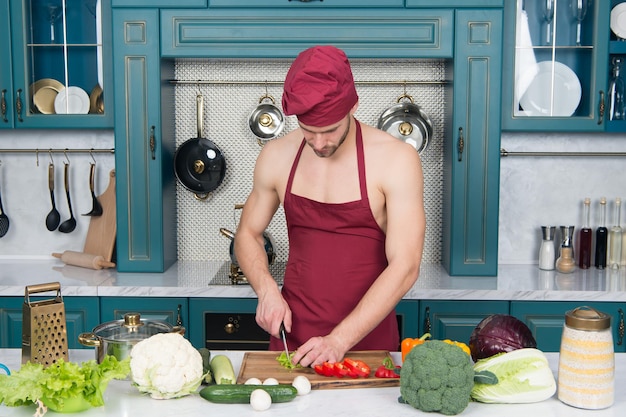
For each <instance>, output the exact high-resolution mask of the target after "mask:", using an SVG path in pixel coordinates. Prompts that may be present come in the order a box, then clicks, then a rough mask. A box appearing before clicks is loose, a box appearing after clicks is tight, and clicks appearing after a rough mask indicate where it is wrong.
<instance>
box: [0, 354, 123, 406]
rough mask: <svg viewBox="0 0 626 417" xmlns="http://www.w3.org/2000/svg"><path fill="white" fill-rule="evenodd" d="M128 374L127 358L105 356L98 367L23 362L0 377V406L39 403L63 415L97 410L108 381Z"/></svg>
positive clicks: (89, 362) (92, 364) (102, 402)
mask: <svg viewBox="0 0 626 417" xmlns="http://www.w3.org/2000/svg"><path fill="white" fill-rule="evenodd" d="M129 373H130V358H127V359H124V360H123V361H118V360H117V359H116V358H115V357H114V356H105V357H104V359H103V361H102V363H100V364H98V363H96V361H95V360H91V361H86V362H83V363H82V364H80V365H78V364H76V363H74V362H65V361H64V360H62V359H61V360H58V361H57V362H55V363H54V364H52V365H50V366H48V367H47V368H44V367H43V365H41V364H38V363H31V362H27V363H25V364H24V365H23V366H22V367H21V368H20V370H19V371H17V372H13V373H12V374H11V375H10V376H8V375H0V404H4V405H6V406H8V407H17V406H22V405H30V404H33V403H35V402H37V400H41V401H42V402H43V403H44V404H45V405H46V406H47V407H48V408H50V409H51V410H54V411H60V412H65V413H71V412H76V411H82V410H85V409H86V408H89V407H99V406H102V405H104V397H103V394H104V391H105V390H106V387H107V385H108V383H109V381H111V380H112V379H124V378H126V377H127V376H128V374H129Z"/></svg>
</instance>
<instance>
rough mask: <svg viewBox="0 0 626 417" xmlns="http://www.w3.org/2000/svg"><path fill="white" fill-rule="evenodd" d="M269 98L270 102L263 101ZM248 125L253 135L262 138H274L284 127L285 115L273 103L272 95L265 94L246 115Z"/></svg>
mask: <svg viewBox="0 0 626 417" xmlns="http://www.w3.org/2000/svg"><path fill="white" fill-rule="evenodd" d="M266 99H269V100H270V101H271V103H263V101H264V100H266ZM248 126H249V127H250V130H251V131H252V133H254V135H255V136H256V137H257V138H259V139H262V140H269V139H274V138H275V137H276V136H278V135H280V134H281V132H282V131H283V128H284V127H285V116H284V114H283V112H282V111H281V110H280V109H279V108H278V107H277V106H276V105H275V100H274V97H272V96H270V95H268V94H266V95H265V96H263V97H261V99H260V100H259V104H258V105H257V106H256V107H255V108H254V110H253V111H252V113H251V114H250V117H248Z"/></svg>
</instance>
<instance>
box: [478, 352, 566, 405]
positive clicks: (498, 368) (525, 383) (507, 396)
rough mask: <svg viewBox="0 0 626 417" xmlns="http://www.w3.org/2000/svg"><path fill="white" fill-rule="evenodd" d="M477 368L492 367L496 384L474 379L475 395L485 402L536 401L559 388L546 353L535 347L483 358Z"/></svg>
mask: <svg viewBox="0 0 626 417" xmlns="http://www.w3.org/2000/svg"><path fill="white" fill-rule="evenodd" d="M474 371H475V372H477V373H478V372H482V371H489V372H492V373H493V374H495V375H496V377H497V378H498V383H497V384H482V383H475V384H474V388H473V389H472V392H471V397H472V399H474V400H476V401H479V402H483V403H508V404H514V403H534V402H539V401H543V400H547V399H548V398H550V397H552V396H553V395H554V393H555V392H556V381H555V379H554V375H553V374H552V370H551V369H550V366H549V365H548V359H547V358H546V355H545V354H544V353H543V352H542V351H540V350H538V349H535V348H523V349H517V350H513V351H511V352H506V353H499V354H496V355H494V356H491V357H489V358H485V359H480V360H478V361H477V362H476V363H475V364H474Z"/></svg>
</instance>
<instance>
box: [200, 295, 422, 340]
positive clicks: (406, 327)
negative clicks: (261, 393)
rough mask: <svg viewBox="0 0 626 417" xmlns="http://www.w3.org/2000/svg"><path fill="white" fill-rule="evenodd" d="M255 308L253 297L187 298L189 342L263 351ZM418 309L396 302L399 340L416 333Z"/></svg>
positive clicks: (415, 303)
mask: <svg viewBox="0 0 626 417" xmlns="http://www.w3.org/2000/svg"><path fill="white" fill-rule="evenodd" d="M256 307H257V299H256V298H191V299H189V334H190V335H191V336H190V338H189V340H190V341H191V344H192V345H194V346H195V347H196V348H200V347H206V348H208V349H228V350H251V349H259V350H267V348H268V345H269V335H268V334H267V332H265V330H263V329H261V327H259V325H258V324H256V319H255V315H256ZM418 308H419V302H418V301H417V300H402V301H400V303H399V304H398V306H397V308H396V313H397V315H398V327H399V330H400V340H402V338H404V337H416V335H417V334H418V323H419V321H418ZM398 350H400V347H399V346H398Z"/></svg>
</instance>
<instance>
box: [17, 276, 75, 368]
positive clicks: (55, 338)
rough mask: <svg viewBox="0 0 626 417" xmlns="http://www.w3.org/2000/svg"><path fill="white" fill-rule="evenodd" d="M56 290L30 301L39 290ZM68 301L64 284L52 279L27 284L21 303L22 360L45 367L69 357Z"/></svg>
mask: <svg viewBox="0 0 626 417" xmlns="http://www.w3.org/2000/svg"><path fill="white" fill-rule="evenodd" d="M49 291H56V296H55V297H54V298H53V299H49V300H39V301H31V299H30V296H31V295H32V294H36V293H42V292H49ZM67 351H68V349H67V326H66V320H65V305H64V304H63V298H62V297H61V284H60V283H58V282H51V283H47V284H38V285H30V286H27V287H26V289H25V291H24V304H23V306H22V363H26V362H28V361H30V362H33V363H40V364H42V365H43V366H44V367H47V366H49V365H52V364H53V363H55V362H56V361H57V360H59V359H63V360H64V361H66V362H67V361H68V360H69V358H68V352H67Z"/></svg>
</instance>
